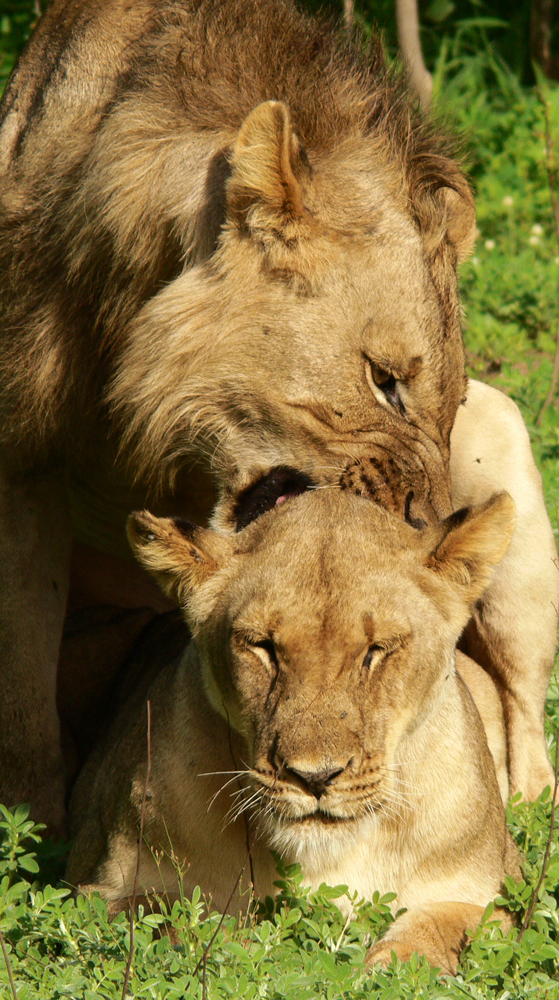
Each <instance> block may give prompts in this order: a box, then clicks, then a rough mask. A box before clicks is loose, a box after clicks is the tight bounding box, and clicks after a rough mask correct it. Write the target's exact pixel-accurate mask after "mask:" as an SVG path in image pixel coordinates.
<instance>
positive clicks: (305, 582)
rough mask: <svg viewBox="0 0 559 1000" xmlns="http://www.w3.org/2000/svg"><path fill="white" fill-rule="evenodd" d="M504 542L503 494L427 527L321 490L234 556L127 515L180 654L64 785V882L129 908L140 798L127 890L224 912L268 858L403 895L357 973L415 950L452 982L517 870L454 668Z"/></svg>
mask: <svg viewBox="0 0 559 1000" xmlns="http://www.w3.org/2000/svg"><path fill="white" fill-rule="evenodd" d="M513 530H514V505H513V503H512V501H511V500H510V498H509V497H508V496H507V495H506V494H502V495H501V496H498V497H495V498H493V499H492V500H491V501H490V502H489V503H487V504H485V505H484V506H482V507H478V508H475V509H473V510H470V511H467V512H462V513H461V515H460V516H459V517H456V516H455V515H453V516H452V517H450V518H449V519H448V520H447V521H446V522H443V523H442V524H441V525H438V526H435V527H432V528H428V529H425V530H424V531H417V530H415V529H413V528H411V527H409V526H407V525H405V524H403V523H402V521H401V520H399V519H396V518H394V517H393V516H391V515H389V514H387V513H385V512H383V511H382V510H381V509H380V508H379V507H377V506H376V505H375V504H373V503H372V502H371V501H370V500H366V499H358V498H356V497H353V496H350V495H348V494H340V493H339V492H338V491H328V490H321V491H317V492H314V493H310V494H307V495H306V496H301V497H297V498H295V499H292V500H288V501H286V502H285V504H284V505H283V506H282V507H281V508H280V509H279V510H276V511H271V512H269V513H267V514H265V515H264V516H263V517H262V518H261V520H260V521H259V522H257V523H256V524H254V525H251V526H249V527H248V528H246V529H245V530H244V531H242V532H241V533H240V534H239V535H238V536H237V538H236V539H235V540H233V539H230V538H227V537H224V536H220V535H218V534H217V533H215V532H212V531H208V530H206V531H204V530H201V529H195V528H194V527H193V526H192V525H183V524H181V523H180V522H179V523H176V522H174V521H173V520H171V519H157V518H155V517H153V516H152V515H149V514H146V513H144V514H141V515H136V516H135V517H133V518H132V519H131V525H130V536H131V541H132V544H133V547H134V549H135V551H136V554H137V556H138V558H139V559H140V560H141V562H142V563H143V564H144V565H145V566H146V567H147V568H148V569H149V571H150V572H152V573H153V574H154V575H155V577H156V578H157V579H158V581H159V583H160V584H161V585H162V586H163V588H164V590H165V591H166V592H167V593H169V592H173V593H174V594H175V595H177V596H178V597H179V600H180V602H181V606H182V608H183V613H184V616H185V619H186V621H187V622H188V625H189V627H190V628H191V630H192V633H193V636H194V639H193V641H192V643H191V645H190V646H189V647H188V648H187V650H186V652H185V654H184V656H183V657H182V659H181V660H179V661H176V660H175V661H174V662H171V663H169V665H168V667H167V668H166V669H165V670H164V671H163V672H162V673H160V674H159V676H158V678H157V680H156V681H155V683H154V684H152V686H151V687H149V688H148V690H147V691H146V690H145V688H144V689H142V690H140V691H139V692H137V693H136V695H133V696H132V698H131V700H130V702H129V703H128V705H127V706H125V708H124V709H123V712H122V714H121V716H120V717H119V718H118V719H117V721H116V723H115V725H114V727H113V730H112V731H111V732H110V733H109V734H108V736H107V738H106V739H105V741H104V744H103V745H102V746H101V747H100V748H99V749H98V750H97V752H96V753H95V754H94V757H93V758H92V760H91V762H90V763H89V764H88V765H87V766H86V769H85V771H84V772H83V774H82V776H81V778H80V779H79V781H78V785H77V787H76V790H75V793H74V797H73V804H72V811H73V823H74V828H75V830H74V832H75V834H76V838H75V841H74V845H73V848H72V852H71V855H70V859H69V863H68V871H67V879H68V880H69V881H70V882H71V883H73V884H74V885H78V884H82V885H83V884H84V883H85V884H86V886H87V888H89V889H92V888H95V889H99V890H100V891H101V893H102V895H103V896H104V897H105V898H106V899H107V901H108V902H109V905H110V908H111V911H113V912H114V911H115V910H117V909H119V908H120V907H123V906H126V905H127V904H128V903H129V900H130V897H131V894H132V886H133V882H134V877H135V871H136V858H137V838H138V826H139V816H140V810H141V806H142V801H143V799H144V792H146V794H147V798H146V803H147V808H146V814H145V815H146V819H145V826H144V830H143V845H142V850H141V864H140V893H146V894H148V895H149V893H150V892H153V891H155V892H156V893H159V894H163V896H165V897H166V896H169V897H170V898H173V897H174V896H176V895H178V894H179V893H180V891H181V872H182V888H183V889H184V891H186V892H190V891H192V889H193V888H194V886H195V885H200V886H201V888H202V891H203V892H204V893H205V894H207V895H209V896H210V897H211V899H212V901H213V904H214V905H215V906H217V907H218V908H226V907H228V908H229V909H231V910H233V911H237V910H239V909H240V908H242V907H243V905H246V901H247V897H246V893H247V891H248V884H249V882H250V879H251V878H252V879H253V881H254V885H255V889H256V892H257V893H258V894H262V895H265V894H269V893H273V892H274V887H273V880H274V877H275V867H274V863H273V859H272V856H271V854H270V852H269V848H270V847H272V848H274V849H275V850H277V851H279V852H280V854H281V855H282V856H283V857H284V859H285V861H286V862H289V863H293V862H299V863H301V864H302V867H303V873H304V876H305V880H306V881H307V883H309V884H311V885H313V886H315V887H317V886H318V885H319V884H320V883H321V882H323V881H326V882H328V883H330V884H340V883H341V884H346V885H348V886H349V888H350V890H351V891H352V892H357V893H358V895H359V896H364V897H365V898H371V897H372V894H373V892H374V891H375V890H377V889H378V890H380V891H381V892H389V891H396V892H397V894H398V898H397V901H396V902H395V903H394V908H395V909H398V908H399V907H402V906H403V907H406V908H407V911H408V912H407V913H406V914H405V916H404V917H401V918H398V919H397V920H396V922H395V923H394V925H393V926H391V928H390V930H389V932H388V934H387V935H386V938H385V939H384V940H383V941H381V942H380V944H379V945H375V946H373V948H372V949H371V952H370V955H369V960H370V961H371V962H374V961H382V962H388V961H389V960H390V952H391V949H392V948H393V949H394V950H395V951H396V953H397V954H399V955H400V956H401V957H402V958H404V959H405V958H408V957H409V956H410V955H411V953H412V952H413V951H416V950H418V951H420V952H421V953H423V954H425V955H426V956H427V958H428V959H429V960H430V961H431V962H432V963H433V964H435V965H438V966H440V967H442V968H443V970H444V971H445V972H455V971H456V966H457V962H458V956H459V953H460V951H461V949H462V947H463V945H464V943H465V941H466V931H467V930H468V929H470V930H471V929H473V928H474V927H475V925H476V924H477V923H478V922H479V920H480V918H481V916H482V914H483V911H484V908H485V906H486V904H487V903H488V902H489V900H490V899H491V898H492V897H493V896H494V895H496V894H497V893H498V892H499V890H500V888H501V885H502V883H503V880H504V877H505V875H506V874H511V875H518V874H519V864H518V852H517V851H516V848H515V847H514V845H513V842H512V840H511V838H510V835H509V833H508V832H507V829H506V823H505V814H504V809H503V803H502V801H501V797H500V794H499V786H498V783H497V778H496V772H495V765H494V760H496V762H497V766H498V770H499V779H500V782H501V785H502V791H503V794H504V796H505V797H506V795H507V791H508V790H507V778H506V765H505V734H504V724H503V715H502V709H501V705H500V701H499V698H498V696H497V693H496V691H495V690H494V689H493V690H491V689H492V685H491V681H490V680H489V678H488V677H487V675H486V674H485V673H484V672H483V670H481V668H480V667H479V666H478V665H477V664H474V663H473V662H472V661H469V660H468V659H467V657H465V656H463V655H462V654H455V643H456V640H457V638H458V636H459V634H460V632H461V630H462V628H463V625H464V622H465V621H466V620H467V618H468V616H469V614H470V609H471V607H472V605H473V604H474V603H475V601H476V600H477V599H478V598H479V596H480V594H481V593H482V592H483V590H484V589H485V587H486V586H487V583H488V582H489V579H490V577H491V574H492V571H493V567H494V566H495V564H496V563H498V561H499V560H500V559H501V558H502V556H503V554H504V552H505V551H506V548H507V546H508V544H509V541H510V538H511V535H512V533H513ZM462 671H463V677H465V678H467V682H468V684H469V685H470V688H469V690H468V688H467V687H466V685H465V683H464V680H463V679H462V677H461V674H462ZM472 695H473V697H474V699H475V701H476V702H479V708H480V711H481V715H482V718H483V719H484V722H485V726H486V729H487V731H488V732H489V733H490V738H491V745H492V751H493V754H494V757H493V758H492V756H491V754H490V752H489V749H488V745H487V740H486V733H485V732H484V727H483V724H482V722H481V720H480V715H479V714H478V711H477V710H476V708H475V705H474V702H473V701H472ZM147 699H149V701H150V704H151V730H150V732H151V776H150V779H149V786H147V788H146V774H147V756H146V733H147V716H146V700H147ZM247 845H252V846H251V859H250V864H246V865H245V869H244V872H245V875H244V877H243V878H242V880H241V884H240V886H239V888H238V889H237V890H236V891H235V892H234V893H233V895H232V898H230V895H231V892H232V889H233V887H234V884H235V879H236V878H237V876H238V874H239V873H240V872H241V870H242V869H243V865H244V864H245V862H246V860H247V857H246V854H247ZM346 905H347V906H349V904H348V903H347V901H346ZM507 919H509V918H508V917H507V916H506V915H505V923H506V920H507Z"/></svg>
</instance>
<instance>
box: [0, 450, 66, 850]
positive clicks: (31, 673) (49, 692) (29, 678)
mask: <svg viewBox="0 0 559 1000" xmlns="http://www.w3.org/2000/svg"><path fill="white" fill-rule="evenodd" d="M0 526H1V531H0V566H1V572H0V664H1V667H0V669H1V684H2V689H1V692H0V801H1V802H4V803H6V804H7V805H9V806H12V805H15V804H17V803H18V802H30V804H31V812H32V816H33V818H34V819H37V820H41V821H43V822H46V823H47V824H48V826H49V830H50V831H51V832H53V833H61V832H63V829H64V791H65V789H64V767H63V761H62V754H61V748H60V726H59V721H58V714H57V709H56V672H57V664H58V652H59V646H60V637H61V633H62V626H63V621H64V613H65V609H66V599H67V593H68V576H69V565H70V548H71V531H70V523H69V517H68V511H67V501H66V491H65V486H64V481H63V476H61V475H60V473H58V474H50V475H49V476H44V477H41V478H40V479H34V480H31V479H25V480H24V479H21V478H19V479H15V478H14V477H10V476H8V475H7V474H6V473H5V471H1V470H0Z"/></svg>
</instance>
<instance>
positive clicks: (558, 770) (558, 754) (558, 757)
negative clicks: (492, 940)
mask: <svg viewBox="0 0 559 1000" xmlns="http://www.w3.org/2000/svg"><path fill="white" fill-rule="evenodd" d="M555 740H556V743H555V769H554V783H553V796H552V799H551V819H550V821H549V836H548V838H547V845H546V848H545V854H544V856H543V861H542V871H541V875H540V877H539V880H538V884H537V886H536V888H535V890H534V892H533V893H532V899H531V902H530V906H529V907H528V909H527V911H526V916H525V917H524V920H523V921H522V926H521V928H520V931H519V934H518V940H519V941H521V940H522V937H523V935H524V931H525V930H526V928H527V927H529V926H530V920H531V919H532V914H533V912H534V907H535V905H536V903H537V901H538V896H539V894H540V889H541V887H542V885H543V880H544V878H545V874H546V871H547V865H548V862H549V853H550V851H551V845H552V843H553V831H554V830H555V805H556V802H557V787H558V784H559V780H558V775H559V729H558V730H557V732H556V733H555Z"/></svg>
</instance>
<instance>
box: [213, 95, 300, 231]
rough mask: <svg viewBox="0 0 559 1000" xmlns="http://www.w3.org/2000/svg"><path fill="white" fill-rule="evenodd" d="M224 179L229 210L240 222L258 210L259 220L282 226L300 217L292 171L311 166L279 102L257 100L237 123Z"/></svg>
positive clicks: (230, 215) (245, 222) (246, 220)
mask: <svg viewBox="0 0 559 1000" xmlns="http://www.w3.org/2000/svg"><path fill="white" fill-rule="evenodd" d="M231 167H232V172H231V176H230V177H229V180H228V182H227V214H228V216H229V218H231V219H233V221H235V222H237V224H239V225H241V226H247V225H248V224H249V223H250V218H249V215H250V214H252V215H253V216H254V212H252V213H251V210H255V209H260V210H261V211H260V212H259V213H258V218H257V219H256V220H255V221H256V223H257V225H260V226H262V225H268V226H270V227H271V226H276V227H277V226H278V225H279V226H281V224H282V222H285V221H291V222H294V221H297V220H298V219H300V218H301V217H302V216H303V212H304V209H303V200H302V192H301V186H300V183H299V180H298V179H297V176H296V174H301V172H302V171H304V170H305V169H306V170H307V172H308V170H309V167H308V161H307V160H306V155H305V153H304V151H303V150H302V147H301V146H300V143H299V141H298V139H297V137H296V136H295V134H294V133H293V130H292V128H291V119H290V116H289V110H288V108H287V105H285V104H283V102H282V101H266V102H265V103H264V104H259V105H258V107H256V108H255V109H254V111H251V113H250V114H249V116H248V118H245V120H244V122H243V124H242V125H241V128H240V131H239V134H238V136H237V141H236V143H235V146H234V149H233V155H232V160H231Z"/></svg>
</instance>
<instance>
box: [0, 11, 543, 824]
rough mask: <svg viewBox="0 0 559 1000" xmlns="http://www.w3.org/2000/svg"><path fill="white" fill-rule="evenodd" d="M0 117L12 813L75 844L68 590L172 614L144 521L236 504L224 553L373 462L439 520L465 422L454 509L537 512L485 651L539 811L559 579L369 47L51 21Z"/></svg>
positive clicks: (455, 237)
mask: <svg viewBox="0 0 559 1000" xmlns="http://www.w3.org/2000/svg"><path fill="white" fill-rule="evenodd" d="M1 114H2V124H1V129H0V267H1V270H2V275H1V290H2V291H1V294H2V317H1V329H0V338H1V340H0V525H1V531H0V562H1V565H2V573H1V574H0V662H1V663H2V690H1V700H0V799H3V800H5V801H8V802H9V803H13V802H16V801H18V800H30V801H31V803H32V809H33V815H34V816H36V817H37V818H39V819H43V820H46V821H47V822H48V823H49V825H50V827H51V830H55V831H56V830H58V831H60V830H62V829H63V824H64V793H65V787H66V775H65V765H64V762H63V759H62V752H61V740H60V723H59V717H58V713H57V704H56V695H57V692H56V678H57V670H58V659H59V646H60V636H61V631H62V624H63V619H64V615H65V611H66V607H67V597H68V592H69V591H70V607H71V609H74V610H77V611H80V609H83V608H88V607H89V606H91V605H101V606H106V605H117V606H121V607H122V606H123V607H125V608H129V609H130V608H134V607H143V608H145V607H146V606H147V607H148V608H150V609H152V612H155V611H158V610H161V609H162V608H164V607H165V605H163V604H162V599H161V596H160V595H159V594H158V593H157V591H156V589H155V588H154V587H153V586H152V585H151V583H150V581H149V580H148V579H147V577H146V575H145V574H143V573H142V572H141V571H140V570H139V568H138V567H137V566H135V565H134V564H133V563H132V562H131V561H129V559H128V549H127V544H126V539H125V532H124V524H125V520H126V517H127V515H128V513H129V511H130V510H131V509H133V508H139V507H143V506H148V505H149V506H151V507H152V509H155V510H156V511H157V509H159V510H160V511H165V512H175V513H181V514H183V515H185V516H187V517H189V518H191V519H193V520H197V521H204V520H205V519H207V518H208V517H209V515H210V513H211V510H212V507H213V504H214V501H215V498H216V496H217V495H219V496H220V498H221V500H222V503H221V506H220V510H221V511H222V512H223V516H222V522H221V523H222V526H223V525H225V526H226V527H227V528H228V530H229V531H231V532H234V531H235V530H237V529H238V528H239V527H241V526H242V525H243V524H246V523H248V522H249V521H250V520H251V519H253V518H254V517H256V516H257V515H258V514H259V513H261V512H262V510H266V509H267V508H268V507H271V506H273V505H274V503H275V502H276V500H277V499H278V498H280V497H282V496H284V495H289V494H290V493H293V492H298V491H300V490H301V489H303V488H306V487H307V486H308V485H311V484H313V483H314V484H316V483H320V482H324V481H337V479H338V477H339V474H340V472H341V470H343V469H344V467H345V465H346V462H347V461H348V460H349V459H355V460H358V459H362V458H366V459H367V461H370V460H371V459H372V460H373V461H374V462H375V463H376V466H375V468H376V469H377V471H378V479H379V480H380V481H381V483H385V484H386V483H387V484H388V486H387V489H386V492H390V484H391V483H392V480H393V479H394V478H396V480H397V484H396V486H397V488H396V493H398V490H399V481H400V479H401V478H402V477H403V479H404V481H405V482H406V483H409V484H411V485H410V486H409V488H408V489H406V492H405V495H404V502H403V503H401V507H402V510H403V514H404V515H405V516H407V517H408V518H409V519H410V520H411V522H412V523H419V522H420V521H422V520H423V521H425V520H426V521H431V520H434V519H436V517H438V516H443V515H446V514H448V513H449V511H450V509H451V506H450V499H449V489H450V483H449V478H448V457H449V445H450V434H451V430H452V428H453V424H455V427H454V431H453V433H454V435H455V443H453V445H452V449H451V450H454V451H456V449H458V454H457V455H456V461H457V466H456V468H459V470H460V472H459V477H458V479H457V480H456V481H455V482H453V483H452V489H453V491H454V490H455V489H458V491H459V493H460V496H461V497H462V496H463V497H464V498H465V499H466V500H467V499H468V498H469V497H470V496H472V497H475V499H476V500H482V499H487V497H488V496H489V495H490V494H491V493H492V492H493V490H494V488H495V479H496V477H499V476H501V470H506V474H505V471H503V473H502V476H501V480H500V481H499V484H498V486H499V488H506V489H507V490H508V492H509V493H511V495H512V496H513V497H514V499H515V501H517V500H518V501H519V503H520V501H526V502H525V504H524V508H523V509H524V510H525V511H526V517H525V518H524V519H522V518H521V519H519V526H520V530H519V534H518V536H517V538H516V541H515V543H514V544H513V546H512V547H511V556H510V557H509V556H507V557H505V561H504V563H503V573H504V574H505V576H507V578H508V579H509V580H510V581H512V585H511V586H509V585H507V586H503V587H500V588H498V590H497V591H496V592H495V593H494V594H493V593H492V591H491V590H490V591H489V592H488V596H487V598H486V599H484V605H483V607H482V609H481V611H480V614H479V615H478V619H477V620H476V624H475V630H477V631H476V635H477V633H478V632H479V628H478V626H479V625H480V623H481V624H482V625H483V635H482V642H483V651H484V657H485V660H484V662H485V661H486V662H487V664H488V668H489V669H490V670H491V671H492V672H493V673H494V675H495V677H496V679H497V682H498V684H499V686H500V690H501V691H502V695H503V700H504V705H505V710H506V717H507V725H508V726H509V766H510V773H511V781H512V787H513V788H514V789H515V790H516V789H522V791H524V792H525V794H527V795H529V796H532V795H535V794H537V793H538V792H539V791H540V789H541V787H542V786H543V785H544V784H546V782H548V781H549V780H550V768H549V763H548V761H547V757H546V751H545V743H544V738H543V703H544V697H545V689H546V686H547V681H548V678H549V672H550V669H551V664H552V660H553V649H554V640H555V635H556V632H555V623H556V616H555V612H554V610H553V605H555V607H557V605H558V604H559V595H558V588H559V581H558V582H557V583H556V581H555V579H554V577H553V572H554V571H553V567H552V566H551V558H552V554H553V551H554V550H553V540H552V536H551V531H550V527H549V523H548V521H547V518H546V515H545V508H544V506H543V501H542V498H541V493H540V492H538V491H537V490H536V492H535V493H534V490H533V488H532V485H531V477H532V475H533V472H532V470H533V461H532V458H531V455H530V452H529V447H528V448H527V447H526V442H525V432H524V429H523V425H522V421H521V420H520V418H519V416H518V414H516V417H515V418H514V419H513V420H509V414H508V410H507V403H506V401H504V400H502V399H501V398H500V397H495V395H493V396H491V391H490V390H489V396H490V399H489V403H490V405H489V406H487V405H486V403H485V402H483V401H482V405H478V404H477V403H476V402H475V400H474V402H473V404H472V393H473V394H474V395H475V394H476V392H477V396H479V392H480V390H479V389H478V390H475V391H474V388H472V385H470V388H469V389H468V390H467V387H466V380H465V375H464V361H463V350H462V342H461V334H460V320H459V303H458V296H457V289H456V267H457V263H458V262H459V261H460V260H462V259H463V258H464V257H465V256H466V255H467V253H468V252H469V250H470V248H471V246H472V242H473V234H474V228H475V220H474V208H473V199H472V195H471V191H470V188H469V186H468V184H467V182H466V180H465V178H464V176H463V174H462V173H461V171H460V169H459V167H458V166H457V164H456V163H455V162H454V161H453V159H452V158H451V157H450V156H449V149H450V147H449V143H448V140H447V139H446V137H444V136H441V135H439V134H438V133H437V131H436V130H435V129H434V128H433V127H432V126H431V125H429V123H428V122H426V121H423V120H422V119H421V117H420V116H419V113H418V112H417V111H416V110H414V109H413V108H411V107H410V106H409V104H408V102H407V100H406V98H405V94H404V92H403V90H402V87H401V84H400V83H399V82H398V80H397V79H396V78H395V77H394V76H391V75H389V74H387V72H386V69H385V68H384V66H383V64H382V60H381V58H380V56H379V55H378V54H377V55H374V56H373V57H372V58H371V60H368V59H367V58H366V57H364V56H363V55H362V54H361V53H360V50H359V49H358V48H357V49H355V50H352V49H351V47H350V46H348V45H346V44H345V43H343V42H342V41H341V40H340V36H339V34H338V33H336V32H335V31H331V30H330V29H326V28H325V27H324V26H323V25H322V24H320V23H316V22H314V21H312V20H309V19H308V18H307V17H305V16H304V15H303V14H301V13H299V12H297V11H296V10H295V9H294V8H293V7H292V6H291V5H290V4H288V3H284V2H282V0H260V2H258V3H253V2H251V0H227V2H224V0H135V2H134V3H133V4H131V3H130V2H129V0H53V2H52V3H51V4H50V5H49V7H48V10H47V12H46V13H45V15H44V17H43V18H42V20H41V21H40V23H39V26H38V29H37V31H36V33H35V34H34V36H33V38H32V39H31V41H30V43H29V45H28V47H27V49H26V51H25V53H24V55H23V57H22V59H21V61H20V63H19V66H18V68H17V69H16V71H15V73H14V75H13V77H12V79H11V81H10V83H9V84H8V87H7V89H6V93H5V96H4V100H3V103H2V112H1ZM481 392H482V395H483V390H481ZM466 395H467V401H466V404H465V406H463V407H460V402H461V400H463V399H464V397H465V396H466ZM476 398H477V397H476ZM495 398H497V402H495ZM499 401H500V405H499ZM472 407H473V412H472ZM457 409H459V415H458V417H457ZM455 418H456V423H455ZM503 418H504V419H503ZM474 438H475V440H476V441H478V442H479V449H481V450H479V451H478V453H476V455H475V456H473V459H472V460H471V461H470V459H469V458H466V457H464V460H461V456H460V447H461V446H460V441H463V442H466V445H465V451H464V453H463V454H464V456H467V455H468V448H469V444H470V441H471V440H473V439H474ZM494 452H497V454H498V455H499V463H498V466H496V465H495V463H494V462H493V461H492V459H491V457H489V460H488V461H486V457H487V456H491V455H492V454H493V453H494ZM480 456H483V458H482V459H480ZM451 457H452V456H451ZM501 459H502V461H501ZM478 460H481V461H482V466H481V475H480V469H479V467H478V465H477V464H476V463H478ZM536 475H537V473H536ZM502 478H504V479H505V482H502ZM420 482H426V483H427V488H426V489H425V490H423V491H422V492H421V491H419V492H418V489H417V488H416V486H415V485H413V484H414V483H420ZM157 485H159V487H160V488H161V491H162V496H161V497H159V499H158V498H156V497H155V495H154V490H155V488H156V486H157ZM383 489H384V486H383ZM480 493H481V494H483V495H480ZM158 502H159V503H160V507H159V508H157V507H156V506H154V505H156V504H157V503H158ZM526 525H527V526H528V527H527V528H526ZM525 529H526V530H525ZM534 551H537V552H538V553H539V558H538V560H536V561H534ZM507 560H509V562H508V563H507ZM507 566H508V567H509V568H508V569H507V568H506V567H507ZM558 576H559V574H558ZM515 588H516V589H515ZM517 591H518V593H517ZM511 595H512V597H511ZM524 595H528V600H529V601H530V602H531V606H530V609H529V611H528V612H527V613H526V614H523V615H520V616H519V615H518V612H517V599H518V600H520V599H523V596H524ZM487 601H489V602H490V613H488V614H485V608H486V603H485V602H487ZM487 607H488V608H489V605H487ZM142 614H144V612H142ZM143 620H144V619H143V618H142V621H143ZM474 638H475V636H474ZM120 645H121V646H122V645H123V642H122V640H121V642H120ZM78 666H79V664H78V665H76V666H75V667H73V665H72V664H70V668H69V669H68V670H66V673H67V674H70V675H71V674H73V673H76V672H77V668H78ZM88 684H89V681H88Z"/></svg>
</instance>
